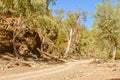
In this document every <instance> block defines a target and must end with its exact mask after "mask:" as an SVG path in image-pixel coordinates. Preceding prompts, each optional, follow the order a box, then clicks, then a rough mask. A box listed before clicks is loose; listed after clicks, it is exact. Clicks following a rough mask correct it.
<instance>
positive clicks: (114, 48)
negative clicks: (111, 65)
mask: <svg viewBox="0 0 120 80" xmlns="http://www.w3.org/2000/svg"><path fill="white" fill-rule="evenodd" d="M116 50H117V49H116V46H114V47H113V53H112V60H115V56H116Z"/></svg>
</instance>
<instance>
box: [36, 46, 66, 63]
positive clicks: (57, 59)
mask: <svg viewBox="0 0 120 80" xmlns="http://www.w3.org/2000/svg"><path fill="white" fill-rule="evenodd" d="M37 50H38V52H39V53H42V54H44V55H46V56H48V57H50V58H51V59H54V60H56V61H60V62H65V60H61V59H59V58H57V57H55V56H52V55H51V54H49V53H47V52H44V51H41V50H40V49H39V48H37Z"/></svg>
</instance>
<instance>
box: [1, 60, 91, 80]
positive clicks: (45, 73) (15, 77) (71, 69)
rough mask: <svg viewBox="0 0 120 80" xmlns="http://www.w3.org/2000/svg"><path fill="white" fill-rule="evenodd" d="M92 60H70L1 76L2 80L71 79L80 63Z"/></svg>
mask: <svg viewBox="0 0 120 80" xmlns="http://www.w3.org/2000/svg"><path fill="white" fill-rule="evenodd" d="M91 61H92V59H91V60H82V61H74V62H68V63H65V64H62V65H59V66H56V67H53V68H49V69H43V70H35V71H29V72H21V73H18V74H17V73H14V74H12V73H11V74H10V75H2V76H0V80H67V79H68V80H69V79H70V78H72V77H73V74H75V73H77V72H78V69H79V67H80V65H82V64H84V63H90V62H91Z"/></svg>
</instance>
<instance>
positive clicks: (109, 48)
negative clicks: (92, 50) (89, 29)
mask: <svg viewBox="0 0 120 80" xmlns="http://www.w3.org/2000/svg"><path fill="white" fill-rule="evenodd" d="M119 14H120V9H119V7H118V5H116V4H114V3H112V2H111V0H105V1H104V2H103V3H99V4H97V5H96V12H95V21H96V22H95V24H96V25H97V26H96V27H97V32H96V35H97V37H98V40H99V42H100V48H101V50H102V51H106V52H105V53H113V52H114V50H113V48H114V47H118V45H119V39H120V27H119V26H120V24H119V22H120V16H119Z"/></svg>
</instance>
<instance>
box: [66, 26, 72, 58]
mask: <svg viewBox="0 0 120 80" xmlns="http://www.w3.org/2000/svg"><path fill="white" fill-rule="evenodd" d="M72 34H73V31H72V28H71V30H70V36H69V38H68V46H67V48H66V51H65V53H64V58H66V57H67V56H68V53H69V50H70V45H71V40H72Z"/></svg>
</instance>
